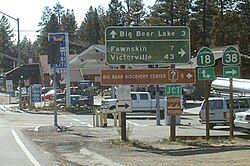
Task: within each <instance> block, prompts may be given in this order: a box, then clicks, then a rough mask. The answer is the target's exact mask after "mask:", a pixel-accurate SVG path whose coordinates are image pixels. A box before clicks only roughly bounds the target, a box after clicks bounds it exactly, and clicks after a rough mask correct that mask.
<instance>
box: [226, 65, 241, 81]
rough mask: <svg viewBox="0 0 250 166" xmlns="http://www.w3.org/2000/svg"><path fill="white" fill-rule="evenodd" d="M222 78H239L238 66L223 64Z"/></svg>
mask: <svg viewBox="0 0 250 166" xmlns="http://www.w3.org/2000/svg"><path fill="white" fill-rule="evenodd" d="M223 77H224V78H240V67H239V66H223Z"/></svg>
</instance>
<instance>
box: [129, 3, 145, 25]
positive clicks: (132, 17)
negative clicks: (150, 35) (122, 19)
mask: <svg viewBox="0 0 250 166" xmlns="http://www.w3.org/2000/svg"><path fill="white" fill-rule="evenodd" d="M125 2H126V4H127V5H126V6H127V9H126V11H125V12H126V25H132V26H139V25H145V15H146V10H145V9H144V4H143V2H142V0H126V1H125Z"/></svg>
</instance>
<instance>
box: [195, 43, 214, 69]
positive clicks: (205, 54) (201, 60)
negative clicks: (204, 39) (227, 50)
mask: <svg viewBox="0 0 250 166" xmlns="http://www.w3.org/2000/svg"><path fill="white" fill-rule="evenodd" d="M214 64H215V59H214V54H213V52H212V50H211V49H210V48H208V47H202V48H201V49H200V50H199V52H198V54H197V65H198V66H199V67H207V66H213V65H214Z"/></svg>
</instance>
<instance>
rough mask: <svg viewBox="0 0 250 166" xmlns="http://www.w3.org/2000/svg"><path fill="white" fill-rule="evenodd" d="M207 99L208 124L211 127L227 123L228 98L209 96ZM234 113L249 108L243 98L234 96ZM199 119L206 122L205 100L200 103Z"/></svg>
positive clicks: (203, 122)
mask: <svg viewBox="0 0 250 166" xmlns="http://www.w3.org/2000/svg"><path fill="white" fill-rule="evenodd" d="M208 101H209V126H210V129H213V127H214V126H218V125H229V119H228V114H229V103H230V101H229V98H223V97H211V98H209V99H208ZM233 101H234V108H233V109H234V113H236V112H243V111H246V110H247V109H249V104H248V101H247V99H245V98H234V99H233ZM199 118H200V119H199V121H200V122H201V123H202V124H205V123H206V111H205V101H203V103H202V104H201V109H200V112H199Z"/></svg>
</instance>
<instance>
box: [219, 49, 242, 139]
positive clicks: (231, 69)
mask: <svg viewBox="0 0 250 166" xmlns="http://www.w3.org/2000/svg"><path fill="white" fill-rule="evenodd" d="M240 62H241V59H240V54H239V51H238V50H237V49H236V48H235V47H234V46H228V47H227V48H226V49H225V51H224V53H223V56H222V63H223V65H227V66H224V67H223V77H226V78H229V82H230V83H229V93H230V95H229V98H230V99H229V100H230V107H229V110H230V112H229V115H230V117H229V123H230V138H231V139H232V138H233V136H234V133H233V131H234V110H233V108H234V102H233V78H240V67H239V66H237V65H239V64H240Z"/></svg>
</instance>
